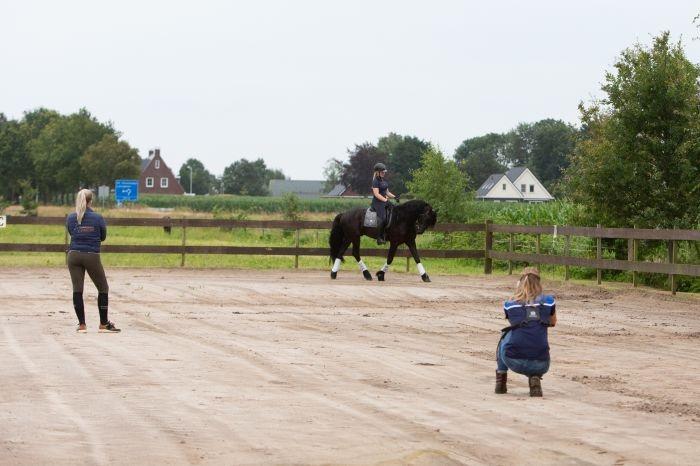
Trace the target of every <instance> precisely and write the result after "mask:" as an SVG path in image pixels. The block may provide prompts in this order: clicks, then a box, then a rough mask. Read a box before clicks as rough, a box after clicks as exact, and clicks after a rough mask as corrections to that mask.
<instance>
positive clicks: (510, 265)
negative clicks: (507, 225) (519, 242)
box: [508, 233, 515, 275]
mask: <svg viewBox="0 0 700 466" xmlns="http://www.w3.org/2000/svg"><path fill="white" fill-rule="evenodd" d="M514 243H515V242H514V241H513V233H511V234H510V238H509V240H508V252H510V253H512V252H513V249H514V248H515V244H514ZM508 275H513V260H512V259H508Z"/></svg>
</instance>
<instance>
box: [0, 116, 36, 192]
mask: <svg viewBox="0 0 700 466" xmlns="http://www.w3.org/2000/svg"><path fill="white" fill-rule="evenodd" d="M33 172H34V170H33V166H32V161H31V159H30V158H29V156H28V154H27V147H26V140H25V138H24V134H23V131H22V128H21V125H20V124H19V123H18V122H17V121H15V120H8V119H7V118H5V115H3V114H2V113H0V196H4V197H5V198H7V199H9V200H10V201H14V200H16V199H18V197H19V195H20V193H21V186H20V182H21V181H22V180H27V181H29V180H31V179H32V178H33V174H34V173H33Z"/></svg>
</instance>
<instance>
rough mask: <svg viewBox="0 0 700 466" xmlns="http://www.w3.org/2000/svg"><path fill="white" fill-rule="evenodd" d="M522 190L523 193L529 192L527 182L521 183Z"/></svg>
mask: <svg viewBox="0 0 700 466" xmlns="http://www.w3.org/2000/svg"><path fill="white" fill-rule="evenodd" d="M520 191H521V192H523V193H525V192H527V185H526V184H521V185H520Z"/></svg>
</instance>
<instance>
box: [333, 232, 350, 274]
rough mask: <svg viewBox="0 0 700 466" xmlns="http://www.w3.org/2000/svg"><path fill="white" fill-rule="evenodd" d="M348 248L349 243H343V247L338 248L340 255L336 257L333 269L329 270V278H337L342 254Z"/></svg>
mask: <svg viewBox="0 0 700 466" xmlns="http://www.w3.org/2000/svg"><path fill="white" fill-rule="evenodd" d="M348 246H350V241H346V242H345V243H343V246H342V247H341V248H340V253H339V255H338V257H337V258H336V259H335V262H334V263H333V267H332V268H331V278H332V279H333V280H335V279H336V278H337V277H338V270H340V264H342V263H343V259H341V257H343V254H345V250H346V249H348Z"/></svg>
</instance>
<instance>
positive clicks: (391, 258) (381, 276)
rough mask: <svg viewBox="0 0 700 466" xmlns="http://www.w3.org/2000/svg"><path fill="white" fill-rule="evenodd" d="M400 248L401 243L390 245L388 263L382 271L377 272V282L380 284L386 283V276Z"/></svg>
mask: <svg viewBox="0 0 700 466" xmlns="http://www.w3.org/2000/svg"><path fill="white" fill-rule="evenodd" d="M398 247H399V243H394V242H392V243H391V244H390V245H389V254H388V255H387V256H386V262H385V263H384V265H383V266H382V268H381V269H379V271H378V272H377V280H379V281H380V282H383V281H384V275H385V274H386V273H387V272H388V271H389V266H390V265H391V263H392V262H393V261H394V255H395V254H396V249H397V248H398Z"/></svg>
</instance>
